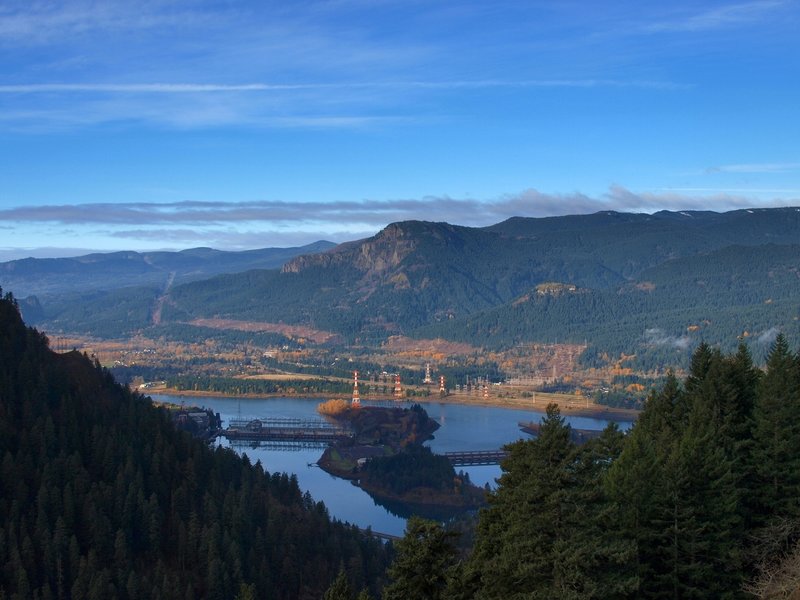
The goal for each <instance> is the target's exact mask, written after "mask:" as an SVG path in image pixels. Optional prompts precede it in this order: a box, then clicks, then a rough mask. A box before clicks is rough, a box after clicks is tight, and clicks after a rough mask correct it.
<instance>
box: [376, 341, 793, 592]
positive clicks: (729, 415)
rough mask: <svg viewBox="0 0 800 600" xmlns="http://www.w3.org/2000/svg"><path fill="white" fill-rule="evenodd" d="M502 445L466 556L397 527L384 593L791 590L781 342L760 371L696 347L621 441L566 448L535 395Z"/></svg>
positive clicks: (551, 412)
mask: <svg viewBox="0 0 800 600" xmlns="http://www.w3.org/2000/svg"><path fill="white" fill-rule="evenodd" d="M507 450H508V451H509V456H508V458H507V459H506V460H505V461H504V462H503V465H502V467H503V475H502V477H501V478H500V480H499V486H498V488H497V490H496V491H494V492H492V493H491V494H490V497H489V503H490V506H489V508H488V509H487V510H485V511H482V512H481V514H480V518H479V522H478V527H477V532H476V535H475V545H474V549H473V551H472V553H471V555H470V556H469V557H468V558H467V559H466V560H459V557H458V554H457V553H456V552H455V549H454V546H453V541H452V539H449V536H448V534H447V532H445V531H444V530H443V529H442V528H441V527H439V526H438V525H436V524H434V523H427V524H425V523H421V522H419V521H416V520H412V521H410V522H409V525H408V534H407V535H406V537H405V538H404V539H403V541H401V542H399V543H398V544H397V550H398V555H397V558H396V560H395V562H394V564H393V565H392V567H391V569H390V571H389V573H390V576H391V578H392V580H393V581H392V582H391V584H390V585H389V586H388V587H387V588H386V593H385V595H384V598H385V599H386V600H395V599H400V598H413V597H426V598H442V599H445V598H447V599H450V600H453V599H464V600H466V599H473V598H474V599H478V600H489V599H492V600H494V599H497V600H501V599H502V600H505V599H507V598H547V599H568V598H569V599H573V598H575V599H577V598H582V599H590V598H598V599H605V598H753V597H756V598H797V597H798V594H800V356H798V355H797V354H795V353H793V352H791V351H790V349H789V347H788V345H787V343H786V340H785V338H783V337H782V336H779V337H778V339H777V340H776V341H775V343H774V345H773V346H772V348H771V351H770V353H769V357H768V359H767V364H766V370H765V372H762V371H760V370H759V369H756V368H755V367H754V366H753V363H752V360H751V358H750V355H749V353H748V352H747V350H746V348H745V347H744V346H740V347H739V349H738V350H737V351H736V352H735V353H734V354H730V355H727V356H726V355H723V354H722V353H720V352H719V351H718V350H714V349H711V348H710V347H709V346H707V345H704V344H703V345H701V346H700V347H698V349H697V351H696V352H695V353H694V355H693V357H692V365H691V369H690V372H689V376H688V377H687V378H686V380H685V381H684V382H683V383H681V382H679V381H678V380H677V379H676V378H675V377H674V376H670V377H668V378H667V380H666V383H665V384H664V385H663V387H662V388H661V389H660V390H657V391H653V392H652V393H651V394H650V397H649V398H648V400H647V403H646V406H645V409H644V411H643V412H642V414H641V415H640V417H639V419H638V421H637V422H636V424H635V425H634V427H633V428H632V430H631V431H630V432H629V433H627V434H625V435H623V434H622V433H620V432H619V431H618V430H617V429H616V427H615V426H614V425H611V426H610V427H609V428H607V429H606V430H605V431H604V432H603V435H602V436H601V437H599V438H596V439H593V440H590V441H589V442H588V443H586V444H585V445H583V446H577V445H575V444H574V443H573V442H572V441H571V440H570V427H569V425H567V424H566V423H565V421H564V419H563V418H562V417H561V415H560V414H559V412H558V408H557V407H556V406H555V405H551V406H549V407H548V410H547V416H546V417H545V418H544V419H543V422H542V425H541V429H540V433H539V437H538V438H537V439H536V440H530V441H519V442H515V443H513V444H511V445H509V446H507ZM423 593H424V596H423Z"/></svg>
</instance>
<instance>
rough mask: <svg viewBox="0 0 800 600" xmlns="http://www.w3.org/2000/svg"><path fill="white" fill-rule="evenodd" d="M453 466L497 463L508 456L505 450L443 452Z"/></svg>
mask: <svg viewBox="0 0 800 600" xmlns="http://www.w3.org/2000/svg"><path fill="white" fill-rule="evenodd" d="M443 456H445V457H446V458H447V459H448V460H449V461H450V463H451V464H452V465H453V466H454V467H471V466H477V465H499V464H500V462H501V461H502V460H503V459H504V458H505V457H506V456H508V452H506V451H505V450H469V451H465V452H445V453H444V455H443Z"/></svg>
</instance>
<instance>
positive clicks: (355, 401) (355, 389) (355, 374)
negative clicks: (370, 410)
mask: <svg viewBox="0 0 800 600" xmlns="http://www.w3.org/2000/svg"><path fill="white" fill-rule="evenodd" d="M350 405H351V406H361V398H360V396H359V395H358V371H353V400H352V401H351V402H350Z"/></svg>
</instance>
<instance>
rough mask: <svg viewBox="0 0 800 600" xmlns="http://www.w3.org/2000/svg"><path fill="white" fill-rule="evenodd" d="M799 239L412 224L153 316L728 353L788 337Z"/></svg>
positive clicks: (749, 224)
mask: <svg viewBox="0 0 800 600" xmlns="http://www.w3.org/2000/svg"><path fill="white" fill-rule="evenodd" d="M799 248H800V209H796V208H776V209H758V210H755V209H754V210H739V211H733V212H729V213H721V214H720V213H713V212H698V211H689V212H679V213H672V212H659V213H656V214H653V215H646V214H624V213H615V212H601V213H597V214H594V215H583V216H569V217H552V218H546V219H528V218H514V219H509V220H508V221H505V222H503V223H499V224H497V225H493V226H491V227H486V228H469V227H460V226H456V225H450V224H447V223H428V222H420V221H409V222H402V223H395V224H392V225H389V226H388V227H386V228H385V229H384V230H383V231H381V232H379V233H378V234H377V235H375V236H373V237H371V238H368V239H365V240H360V241H357V242H349V243H346V244H341V245H340V246H337V247H336V248H333V249H331V250H328V251H326V252H322V253H316V254H305V255H302V256H298V257H296V258H294V259H292V260H290V261H288V262H287V263H286V264H285V265H284V266H283V268H282V269H280V270H251V271H247V272H244V273H237V274H226V275H220V276H217V277H214V278H211V279H206V280H202V281H194V282H190V283H187V284H184V285H178V286H173V287H172V288H171V289H170V290H169V293H168V296H167V297H166V298H164V299H163V302H161V303H160V305H159V306H161V308H160V309H159V310H160V313H159V315H160V318H161V319H160V320H161V321H162V322H165V323H169V322H171V323H187V322H192V321H194V320H195V319H198V318H222V319H230V320H238V321H249V322H261V323H284V324H292V325H303V326H308V327H312V328H315V329H318V330H322V331H327V332H331V333H333V334H338V338H337V339H339V340H344V341H350V342H352V341H356V340H358V341H361V342H373V343H374V342H380V341H381V340H384V339H385V338H386V337H387V336H388V335H392V334H398V333H400V334H405V335H409V336H416V337H431V336H435V337H442V338H445V339H451V340H459V341H467V342H470V343H472V344H475V345H477V346H483V347H490V348H503V347H510V346H513V345H515V344H520V343H529V342H554V341H570V342H577V343H582V342H584V341H586V342H588V344H589V346H590V348H591V350H590V352H588V353H587V354H586V360H592V357H593V356H594V357H596V356H599V355H600V354H603V353H612V354H617V355H618V354H619V352H626V353H629V354H630V353H637V354H639V355H641V356H642V357H643V359H644V360H645V361H647V360H650V359H648V358H647V357H648V356H649V357H651V358H652V359H653V360H656V361H660V360H661V359H662V358H664V356H665V355H669V354H670V353H675V352H682V353H683V354H684V360H685V359H686V358H687V356H688V355H687V354H686V350H687V348H692V347H694V346H696V344H697V343H699V341H700V340H701V339H705V340H707V341H710V342H713V343H722V344H723V345H724V346H725V347H734V346H735V344H736V343H737V336H745V337H748V336H751V337H753V338H754V339H757V338H761V337H764V336H766V337H764V339H765V340H767V342H769V341H771V340H772V339H774V332H775V331H777V330H782V331H784V332H785V333H787V335H789V336H790V338H792V339H794V337H795V336H796V335H798V333H800V321H798V316H799V313H798V310H797V304H796V302H795V301H794V300H793V298H796V297H797V296H798V294H800V276H798V274H799V273H800V252H798V249H799ZM160 296H161V291H160V290H158V289H154V288H149V289H139V290H136V291H132V290H129V291H128V293H127V294H126V293H124V292H123V293H120V292H119V291H114V292H103V293H95V295H94V297H92V296H91V295H86V296H85V297H83V298H81V299H80V300H79V301H77V300H75V299H70V301H69V302H62V303H61V305H60V306H56V305H51V306H47V305H46V304H45V305H44V306H42V307H41V309H40V310H38V314H40V315H42V318H43V319H44V322H45V323H46V324H47V327H50V328H53V329H54V330H80V331H85V332H90V333H94V334H97V335H104V336H108V335H111V336H113V331H114V329H115V327H116V328H117V330H119V331H120V332H124V333H130V332H132V331H136V330H140V329H144V328H146V327H148V326H149V325H150V324H151V322H152V321H153V319H152V313H153V310H154V308H153V307H154V306H155V305H156V303H157V298H159V297H160ZM33 308H34V310H36V308H35V307H33ZM115 319H116V321H117V324H116V325H115V324H114V320H115ZM765 347H766V346H765Z"/></svg>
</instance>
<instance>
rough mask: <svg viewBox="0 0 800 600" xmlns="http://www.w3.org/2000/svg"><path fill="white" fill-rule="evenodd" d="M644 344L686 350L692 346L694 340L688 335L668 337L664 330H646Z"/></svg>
mask: <svg viewBox="0 0 800 600" xmlns="http://www.w3.org/2000/svg"><path fill="white" fill-rule="evenodd" d="M643 338H644V343H645V344H646V345H648V346H667V347H670V348H678V349H680V350H686V349H687V348H689V346H691V345H692V338H690V337H689V336H687V335H682V336H680V337H678V336H674V335H667V334H666V333H665V332H664V330H663V329H658V328H653V329H645V331H644V336H643Z"/></svg>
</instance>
